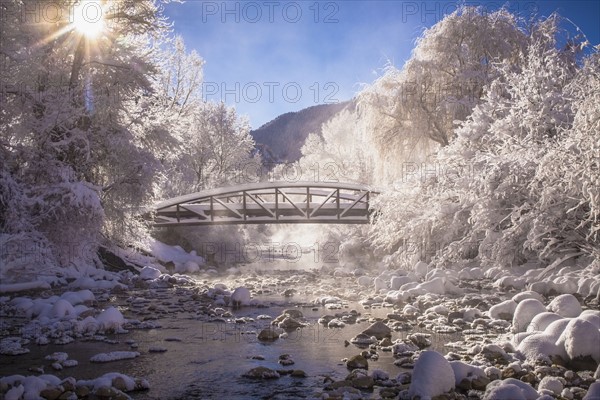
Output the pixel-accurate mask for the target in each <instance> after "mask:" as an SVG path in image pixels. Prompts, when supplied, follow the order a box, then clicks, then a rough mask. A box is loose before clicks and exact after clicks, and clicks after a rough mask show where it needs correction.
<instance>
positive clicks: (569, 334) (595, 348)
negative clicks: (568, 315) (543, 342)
mask: <svg viewBox="0 0 600 400" xmlns="http://www.w3.org/2000/svg"><path fill="white" fill-rule="evenodd" d="M558 343H564V347H565V350H566V351H567V355H568V356H569V358H571V359H574V358H575V357H579V356H591V357H592V358H593V359H594V360H595V361H596V362H600V345H599V343H600V331H599V330H598V328H597V327H596V326H595V325H594V324H592V323H590V322H588V321H585V320H582V319H579V318H577V319H573V320H571V321H570V322H569V324H568V325H567V326H566V328H565V331H564V332H563V334H562V335H561V337H560V338H559V340H558V342H557V344H558Z"/></svg>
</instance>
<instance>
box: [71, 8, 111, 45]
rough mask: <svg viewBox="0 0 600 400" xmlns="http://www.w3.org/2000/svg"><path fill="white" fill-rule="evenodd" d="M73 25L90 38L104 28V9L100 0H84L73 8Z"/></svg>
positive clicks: (96, 35)
mask: <svg viewBox="0 0 600 400" xmlns="http://www.w3.org/2000/svg"><path fill="white" fill-rule="evenodd" d="M73 27H74V28H75V30H76V31H78V32H79V33H81V34H83V35H85V36H86V37H88V38H90V39H95V38H97V37H98V35H100V33H102V31H103V30H104V10H103V8H102V5H101V4H100V1H97V0H83V1H80V2H79V3H78V4H77V5H76V6H75V8H74V9H73Z"/></svg>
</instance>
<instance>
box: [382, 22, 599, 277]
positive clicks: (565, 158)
mask: <svg viewBox="0 0 600 400" xmlns="http://www.w3.org/2000/svg"><path fill="white" fill-rule="evenodd" d="M559 23H560V19H559V18H558V17H557V16H552V17H550V18H548V19H547V20H544V21H542V22H539V23H537V24H536V25H535V26H534V27H533V29H532V31H531V32H530V34H529V39H528V41H529V44H528V46H527V48H526V49H525V50H524V51H523V52H521V53H520V54H519V56H518V57H517V58H511V59H507V60H505V61H504V62H502V63H499V64H497V65H496V66H495V72H494V73H495V74H496V76H497V78H496V79H495V80H494V81H493V82H491V83H490V84H489V85H487V87H486V88H485V93H484V96H483V98H482V102H481V104H479V105H477V106H476V107H475V108H474V110H473V113H472V114H471V116H470V117H469V118H468V119H467V121H465V122H464V123H463V124H461V126H460V127H459V128H458V129H456V130H455V134H456V138H455V139H454V140H453V141H451V142H450V144H449V145H448V146H446V147H444V148H443V149H442V150H441V151H439V152H438V153H437V154H436V156H435V163H436V165H437V166H438V170H437V173H435V174H432V175H430V176H427V177H426V178H427V179H420V180H413V181H408V182H406V186H405V187H404V188H403V189H404V191H400V192H394V193H389V194H386V195H385V196H383V197H382V198H381V199H380V202H381V207H380V210H381V215H380V217H379V219H378V223H377V224H376V225H375V229H374V230H373V240H374V243H375V244H376V245H377V246H381V247H382V248H386V249H387V250H388V251H392V252H395V253H396V255H397V256H400V253H401V252H402V251H403V250H405V249H404V248H402V243H403V240H409V241H412V242H413V243H417V244H418V245H419V246H420V247H421V249H428V250H429V251H428V252H421V254H420V255H419V256H420V257H421V258H423V259H427V260H429V259H433V260H434V261H435V262H436V263H437V264H439V265H446V264H449V263H456V262H461V261H464V260H472V259H477V260H479V261H480V262H482V263H483V264H484V265H500V266H512V265H519V264H523V263H525V262H527V261H529V260H539V261H542V262H552V261H554V260H556V259H559V258H561V257H564V256H565V255H570V256H578V255H579V256H580V255H586V254H587V255H590V254H592V255H595V257H597V250H594V249H597V248H598V237H597V230H598V221H597V215H598V214H597V210H598V194H597V191H595V189H594V188H595V187H597V184H596V183H597V176H598V174H597V173H594V169H596V170H597V167H598V162H597V160H598V157H597V156H598V150H597V143H596V144H595V145H594V144H593V143H592V142H593V141H594V140H596V142H597V138H596V139H593V137H594V133H592V132H597V131H596V130H595V129H597V121H595V120H594V117H592V118H589V116H590V111H591V108H590V104H591V103H590V102H592V101H593V100H592V99H594V98H595V97H597V96H595V95H594V94H593V91H594V90H595V89H596V88H597V83H598V82H597V77H598V74H597V55H596V54H592V56H591V57H590V58H589V59H588V60H587V62H586V67H585V68H584V69H582V70H578V69H579V67H578V66H577V65H578V64H577V62H576V60H577V52H578V49H577V46H575V47H573V46H571V47H568V48H559V47H558V46H557V42H556V37H557V35H558V34H559V33H560V30H559ZM594 63H596V65H594ZM583 82H585V84H584V83H583ZM583 110H585V111H583ZM596 114H597V113H596ZM584 115H585V117H584ZM591 115H594V113H593V112H591ZM596 135H597V134H596ZM580 143H581V145H580ZM595 184H596V185H595ZM394 232H396V234H394ZM400 232H401V233H402V234H399V233H400ZM390 238H394V239H390ZM413 261H414V260H413Z"/></svg>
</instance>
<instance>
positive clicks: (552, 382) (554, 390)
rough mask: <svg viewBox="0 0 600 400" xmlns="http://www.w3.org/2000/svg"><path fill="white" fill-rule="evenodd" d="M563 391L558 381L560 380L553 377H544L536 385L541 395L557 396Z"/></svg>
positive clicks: (561, 384)
mask: <svg viewBox="0 0 600 400" xmlns="http://www.w3.org/2000/svg"><path fill="white" fill-rule="evenodd" d="M563 389H564V385H563V383H562V382H561V381H560V379H558V378H557V377H554V376H545V377H543V378H542V380H541V381H540V383H539V384H538V392H539V393H540V394H542V395H543V394H550V395H554V396H558V395H560V394H561V393H562V391H563Z"/></svg>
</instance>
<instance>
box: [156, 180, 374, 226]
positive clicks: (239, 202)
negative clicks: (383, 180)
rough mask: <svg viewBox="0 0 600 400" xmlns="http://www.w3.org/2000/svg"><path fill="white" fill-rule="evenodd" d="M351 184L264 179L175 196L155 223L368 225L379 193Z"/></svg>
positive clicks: (163, 205)
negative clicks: (372, 202) (373, 197)
mask: <svg viewBox="0 0 600 400" xmlns="http://www.w3.org/2000/svg"><path fill="white" fill-rule="evenodd" d="M377 193H378V192H377V191H374V190H372V189H370V188H368V187H367V186H364V185H359V184H352V183H337V182H336V183H324V182H260V183H251V184H244V185H237V186H230V187H223V188H216V189H211V190H206V191H202V192H197V193H192V194H189V195H185V196H180V197H176V198H173V199H170V200H166V201H163V202H162V203H160V204H158V205H157V206H156V208H155V210H154V212H153V213H152V216H153V219H154V221H153V224H154V226H156V227H167V226H188V225H232V224H306V223H312V224H314V223H322V224H323V223H326V224H367V223H369V222H370V218H369V216H370V213H371V208H370V201H371V199H372V196H373V195H375V194H377Z"/></svg>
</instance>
